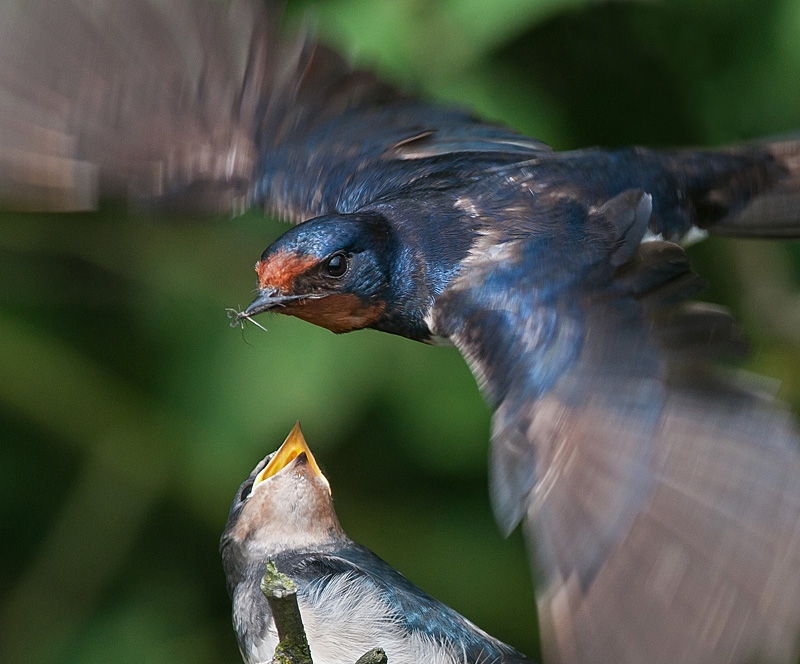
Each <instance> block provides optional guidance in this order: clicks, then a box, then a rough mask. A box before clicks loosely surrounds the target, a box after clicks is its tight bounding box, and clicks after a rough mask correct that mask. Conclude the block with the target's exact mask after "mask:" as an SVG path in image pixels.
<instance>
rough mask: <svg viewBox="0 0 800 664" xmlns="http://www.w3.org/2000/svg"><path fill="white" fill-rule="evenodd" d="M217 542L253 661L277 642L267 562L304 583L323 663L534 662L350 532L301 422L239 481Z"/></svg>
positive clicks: (303, 597) (308, 622)
mask: <svg viewBox="0 0 800 664" xmlns="http://www.w3.org/2000/svg"><path fill="white" fill-rule="evenodd" d="M220 549H221V551H222V561H223V565H224V567H225V574H226V577H227V583H228V591H229V592H230V595H231V598H232V600H233V623H234V627H235V629H236V635H237V638H238V640H239V649H240V650H241V652H242V657H243V658H244V660H245V662H247V664H257V663H261V662H269V661H271V660H272V656H273V654H274V653H275V646H277V645H278V635H277V631H276V629H275V624H274V622H273V621H272V614H271V612H270V608H269V604H268V603H267V600H266V598H265V597H264V593H263V592H262V590H261V579H262V578H263V576H264V572H265V571H266V567H267V561H268V560H272V561H273V562H274V563H275V565H276V567H277V568H278V570H279V571H281V572H283V573H284V574H286V575H287V576H288V577H289V578H290V579H292V580H293V581H294V582H295V583H296V584H297V587H298V597H297V600H298V605H299V607H300V612H301V616H302V618H303V622H304V626H305V629H306V633H307V636H308V642H309V645H310V647H311V656H312V657H313V659H314V662H315V663H316V664H353V662H355V661H356V660H357V659H358V658H359V657H360V656H361V655H363V654H364V652H366V651H368V650H370V649H371V648H375V647H380V648H383V649H384V650H385V651H386V654H387V656H388V658H389V661H390V662H396V664H420V663H421V662H424V663H426V664H428V663H430V664H501V663H507V664H532V662H531V660H529V659H528V658H527V657H525V656H524V655H523V654H522V653H520V652H517V651H516V650H514V649H513V648H511V647H510V646H507V645H506V644H504V643H502V642H500V641H498V640H497V639H495V638H492V637H491V636H489V635H488V634H486V632H484V631H483V630H481V629H479V628H478V627H476V626H475V625H473V624H472V623H471V622H470V621H469V620H467V619H466V618H464V617H463V616H461V615H459V614H458V613H456V612H455V611H454V610H453V609H451V608H450V607H449V606H445V605H444V604H442V603H441V602H439V601H438V600H436V599H434V598H433V597H431V596H430V595H428V594H426V593H424V592H423V591H422V590H420V589H419V588H417V587H416V586H415V585H414V584H412V583H411V582H410V581H409V580H408V579H406V578H405V577H404V576H403V575H402V574H400V573H399V572H398V571H397V570H395V569H394V568H392V567H391V566H390V565H388V564H387V563H385V562H384V561H383V560H381V559H380V558H378V556H376V555H375V554H374V553H372V551H370V550H369V549H367V548H365V547H363V546H361V545H360V544H356V543H355V542H353V540H351V539H350V538H349V537H348V536H347V534H346V533H345V532H344V530H342V527H341V525H340V524H339V519H338V518H337V516H336V511H335V510H334V507H333V499H332V497H331V488H330V484H329V483H328V480H327V479H326V477H325V476H324V475H323V474H322V472H321V471H320V469H319V466H318V465H317V462H316V460H315V459H314V455H313V454H312V453H311V450H310V449H309V448H308V445H307V444H306V441H305V439H304V438H303V434H302V432H301V431H300V426H299V424H296V425H295V427H294V428H293V429H292V431H291V433H290V434H289V436H288V437H287V438H286V441H285V442H284V443H283V445H282V446H281V447H280V449H278V451H277V452H273V453H272V454H270V455H268V456H267V457H266V458H264V459H263V460H262V461H260V462H259V464H258V465H257V466H256V467H255V468H254V469H253V472H251V473H250V476H249V477H248V478H247V479H246V480H245V481H244V482H243V483H242V485H241V486H240V487H239V490H238V491H237V493H236V497H235V498H234V501H233V505H232V507H231V512H230V516H229V517H228V523H227V525H226V527H225V532H224V533H223V535H222V539H221V542H220Z"/></svg>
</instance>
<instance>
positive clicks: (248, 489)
mask: <svg viewBox="0 0 800 664" xmlns="http://www.w3.org/2000/svg"><path fill="white" fill-rule="evenodd" d="M252 490H253V483H252V482H247V483H246V484H245V485H244V486H243V487H242V491H241V492H240V493H239V500H247V497H248V496H249V495H250V492H251V491H252Z"/></svg>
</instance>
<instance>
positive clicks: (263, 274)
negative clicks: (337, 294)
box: [256, 249, 318, 293]
mask: <svg viewBox="0 0 800 664" xmlns="http://www.w3.org/2000/svg"><path fill="white" fill-rule="evenodd" d="M317 262H318V259H317V258H316V256H305V255H304V256H298V255H297V254H293V253H291V252H289V251H286V250H285V249H280V250H279V251H277V252H275V253H274V254H273V255H272V256H270V257H269V258H268V259H266V260H260V261H258V263H256V274H257V275H258V287H259V288H261V289H263V290H278V291H281V292H284V293H288V292H289V291H290V290H291V288H292V284H293V283H294V280H295V279H296V278H297V276H298V275H299V274H302V273H303V272H305V271H306V270H307V269H308V268H310V267H313V266H314V265H315V264H316V263H317Z"/></svg>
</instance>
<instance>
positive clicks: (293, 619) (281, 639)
mask: <svg viewBox="0 0 800 664" xmlns="http://www.w3.org/2000/svg"><path fill="white" fill-rule="evenodd" d="M261 590H262V592H263V593H264V595H265V596H266V598H267V602H269V608H270V610H271V611H272V618H273V620H274V621H275V628H276V629H277V630H278V647H277V648H275V655H274V656H273V658H272V663H273V664H313V660H312V659H311V649H310V648H309V647H308V638H307V637H306V630H305V628H304V627H303V618H302V617H301V615H300V607H299V606H298V605H297V584H295V582H294V581H292V580H291V579H290V578H289V577H288V576H286V575H285V574H281V573H280V572H279V571H278V569H277V568H276V567H275V563H273V562H272V561H271V560H269V561H267V571H266V572H265V573H264V578H262V579H261ZM387 661H388V659H387V657H386V653H385V652H384V651H383V649H382V648H374V649H372V650H370V651H369V652H367V653H364V654H363V655H362V656H361V657H359V658H358V661H357V662H356V663H355V664H387Z"/></svg>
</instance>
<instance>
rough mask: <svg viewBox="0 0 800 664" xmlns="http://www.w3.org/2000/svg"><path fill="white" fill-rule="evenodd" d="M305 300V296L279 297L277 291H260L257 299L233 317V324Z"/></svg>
mask: <svg viewBox="0 0 800 664" xmlns="http://www.w3.org/2000/svg"><path fill="white" fill-rule="evenodd" d="M302 299H306V296H305V295H281V294H280V293H278V292H277V291H272V290H260V291H258V297H256V299H255V300H253V301H252V302H251V303H250V304H249V305H248V306H247V309H245V310H244V311H240V312H239V313H237V314H236V316H235V317H234V320H233V322H234V323H237V322H239V321H240V320H244V319H246V318H247V319H249V318H252V317H253V316H256V315H258V314H261V313H264V312H265V311H272V310H274V309H278V308H280V307H282V306H283V305H284V304H286V303H287V302H295V301H297V300H302Z"/></svg>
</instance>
